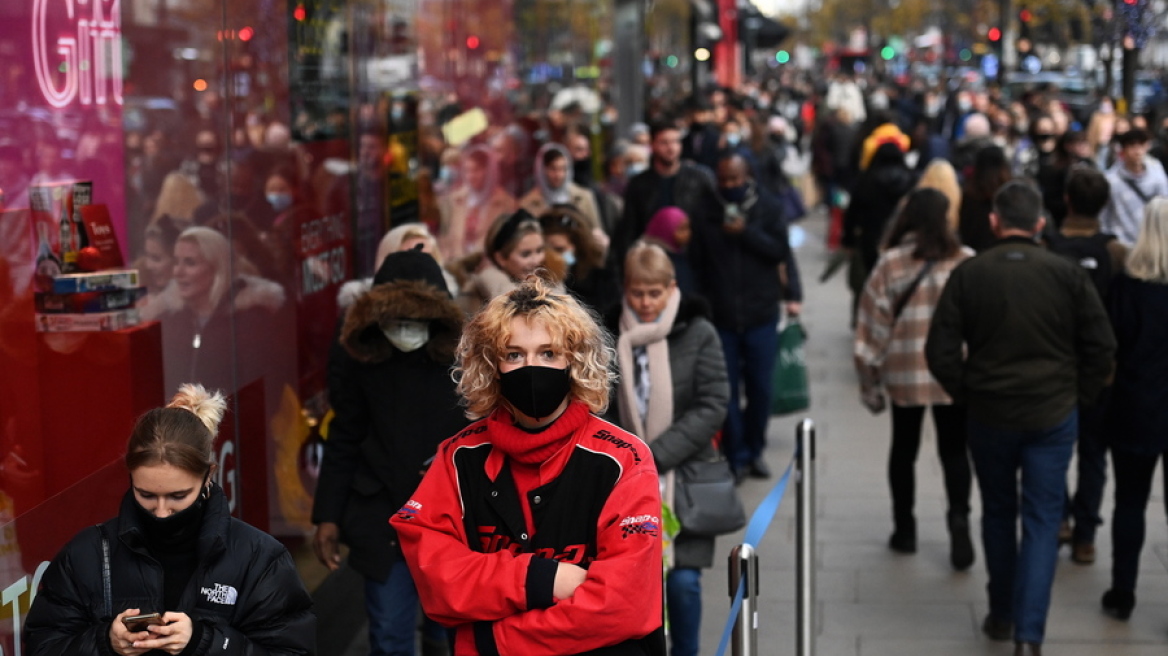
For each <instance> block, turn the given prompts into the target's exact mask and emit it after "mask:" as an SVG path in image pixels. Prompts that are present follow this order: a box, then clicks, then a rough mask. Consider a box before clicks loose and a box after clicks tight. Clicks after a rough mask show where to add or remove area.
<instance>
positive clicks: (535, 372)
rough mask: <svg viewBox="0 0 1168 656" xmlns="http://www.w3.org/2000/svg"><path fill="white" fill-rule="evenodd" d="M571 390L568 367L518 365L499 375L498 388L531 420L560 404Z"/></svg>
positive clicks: (538, 417) (549, 411) (548, 413)
mask: <svg viewBox="0 0 1168 656" xmlns="http://www.w3.org/2000/svg"><path fill="white" fill-rule="evenodd" d="M571 389H572V378H571V377H570V376H569V375H568V369H567V368H564V369H554V368H552V367H531V366H529V367H520V368H518V369H515V370H513V371H508V372H507V373H505V374H499V390H500V391H501V392H502V393H503V398H505V399H507V402H508V403H510V404H511V405H513V406H515V409H516V410H518V411H519V412H522V413H523V414H525V415H527V416H528V417H531V418H532V419H536V420H539V419H543V418H544V417H547V416H548V415H550V414H551V413H553V412H555V411H556V408H559V407H560V404H561V403H563V402H564V398H565V397H566V396H568V392H569V391H570V390H571Z"/></svg>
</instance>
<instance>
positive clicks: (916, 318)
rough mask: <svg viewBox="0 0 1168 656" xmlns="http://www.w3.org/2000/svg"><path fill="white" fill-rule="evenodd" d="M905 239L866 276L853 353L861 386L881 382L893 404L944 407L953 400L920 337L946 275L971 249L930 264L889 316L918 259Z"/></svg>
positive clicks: (918, 264)
mask: <svg viewBox="0 0 1168 656" xmlns="http://www.w3.org/2000/svg"><path fill="white" fill-rule="evenodd" d="M914 248H915V244H914V243H913V242H912V240H911V239H908V240H905V242H904V243H902V244H901V245H899V246H897V247H895V248H890V249H888V250H887V251H885V252H884V253H883V254H882V255H881V256H880V259H879V260H878V261H877V263H876V267H875V268H873V269H872V273H871V274H870V275H869V276H868V281H867V282H866V283H865V284H864V292H863V295H862V296H861V297H860V307H859V312H858V314H857V318H856V338H855V346H854V350H853V354H854V356H855V360H856V368H857V369H858V370H859V372H860V380H861V385H863V386H864V387H865V389H867V388H870V387H873V386H883V387H885V388H886V389H887V391H888V397H889V400H891V401H892V403H894V404H896V405H899V406H926V405H949V404H952V403H953V400H952V399H951V398H950V397H949V395H948V394H946V393H945V390H943V389H941V385H940V384H939V383H938V382H937V381H936V380H935V379H934V378H933V376H932V374H930V373H929V367H928V363H927V362H926V361H925V339H926V338H927V337H928V335H929V322H930V320H932V318H933V309H934V308H935V307H936V306H937V301H938V299H940V298H941V290H942V289H944V288H945V282H946V281H948V280H949V274H950V272H952V271H953V269H954V268H955V267H956V266H957V265H958V264H960V263H961V262H963V261H964V260H966V259H968V258H970V257H972V256H973V255H974V252H973V251H972V250H971V249H969V248H967V247H964V246H963V247H962V248H961V250H960V251H959V252H958V253H957V254H956V255H954V256H953V257H951V258H949V259H947V260H941V261H939V262H937V263H936V264H934V265H933V268H932V270H930V271H929V273H928V275H926V276H925V277H924V279H922V280H921V282H920V284H919V285H918V286H917V288H916V290H915V291H913V293H912V296H911V297H910V298H909V299H908V302H907V303H905V305H904V310H903V311H902V312H901V314H900V317H899V318H897V319H893V316H892V314H893V311H894V309H895V307H896V304H897V302H898V300H899V299H900V298H901V297H902V296H903V295H904V294H905V292H907V291H909V289H908V288H909V286H910V285H912V281H913V280H914V279H915V278H916V277H917V274H919V273H920V271H921V267H922V266H924V262H923V261H921V260H917V259H915V258H913V256H912V252H913V249H914Z"/></svg>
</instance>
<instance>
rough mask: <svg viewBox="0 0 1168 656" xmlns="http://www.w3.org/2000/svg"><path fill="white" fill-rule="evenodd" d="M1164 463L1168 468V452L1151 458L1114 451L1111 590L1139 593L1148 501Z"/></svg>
mask: <svg viewBox="0 0 1168 656" xmlns="http://www.w3.org/2000/svg"><path fill="white" fill-rule="evenodd" d="M1160 460H1164V464H1165V467H1168V452H1166V453H1163V454H1160V455H1147V454H1134V453H1127V452H1124V451H1117V450H1114V449H1113V450H1112V451H1111V464H1112V467H1114V468H1115V514H1114V515H1113V516H1112V518H1111V543H1112V555H1111V587H1112V588H1113V589H1115V590H1121V591H1126V592H1135V589H1136V579H1137V578H1138V576H1139V571H1140V551H1141V550H1142V549H1143V547H1144V526H1145V515H1146V512H1147V509H1148V497H1149V496H1151V494H1152V479H1153V478H1154V477H1155V474H1156V464H1157V463H1158V462H1159V461H1160ZM1166 471H1168V470H1166Z"/></svg>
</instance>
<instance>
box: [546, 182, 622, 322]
mask: <svg viewBox="0 0 1168 656" xmlns="http://www.w3.org/2000/svg"><path fill="white" fill-rule="evenodd" d="M539 224H540V227H541V228H542V229H543V238H544V244H545V245H546V247H547V248H548V249H549V250H551V251H554V252H556V253H557V254H558V255H559V256H560V259H562V260H563V261H564V264H565V265H566V266H567V272H566V274H565V276H564V287H566V288H567V289H568V291H570V292H572V293H573V294H575V295H576V298H578V299H580V300H581V301H583V302H584V304H585V305H587V306H589V307H591V308H592V309H594V310H596V311H597V312H603V311H604V310H605V309H606V308H608V307H609V306H610V305H612V304H614V303H616V301H617V300H618V299H619V298H620V286H619V285H618V284H617V279H616V275H615V273H614V272H613V270H612V269H611V268H609V267H606V266H605V255H606V253H605V249H604V245H602V244H601V243H600V242H598V241H597V240H596V238H595V236H594V235H593V234H592V232H591V231H589V230H588V229H587V228H586V227H585V224H584V217H583V216H582V215H581V214H580V211H579V210H577V209H576V208H574V207H572V206H571V205H557V206H555V207H552V208H551V209H550V210H548V211H547V212H545V213H544V214H543V215H541V216H540V217H539Z"/></svg>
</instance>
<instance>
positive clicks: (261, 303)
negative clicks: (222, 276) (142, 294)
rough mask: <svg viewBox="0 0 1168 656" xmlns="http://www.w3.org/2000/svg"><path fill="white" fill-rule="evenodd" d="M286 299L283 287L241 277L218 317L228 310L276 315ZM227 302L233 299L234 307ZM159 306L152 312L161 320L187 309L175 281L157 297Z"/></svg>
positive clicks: (222, 305) (219, 309) (264, 280)
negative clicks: (254, 310) (255, 311)
mask: <svg viewBox="0 0 1168 656" xmlns="http://www.w3.org/2000/svg"><path fill="white" fill-rule="evenodd" d="M286 298H287V295H286V294H285V292H284V287H283V286H282V285H281V284H280V283H278V282H276V281H274V280H268V279H267V278H260V277H258V276H251V275H240V276H238V277H236V279H235V282H234V283H232V285H231V288H230V289H229V290H228V292H227V293H226V294H225V295H224V298H223V300H221V301H219V305H218V306H217V307H216V308H215V313H216V314H218V313H220V312H224V311H226V309H227V308H228V307H230V308H231V309H232V310H234V311H236V312H238V311H241V310H251V309H256V310H267V311H268V312H275V311H276V310H279V309H280V308H281V307H283V306H284V301H285V299H286ZM227 299H231V302H230V305H228V302H227ZM155 302H156V303H157V308H155V309H152V310H151V312H153V313H154V317H155V318H158V319H161V318H163V317H166V316H168V315H172V314H177V313H179V312H182V311H183V309H184V305H183V301H182V298H180V297H179V296H178V286H177V285H175V284H174V281H171V284H169V285H167V286H166V287H165V288H164V289H163V291H162V292H160V293H159V294H158V295H157V296H156V297H155Z"/></svg>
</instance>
